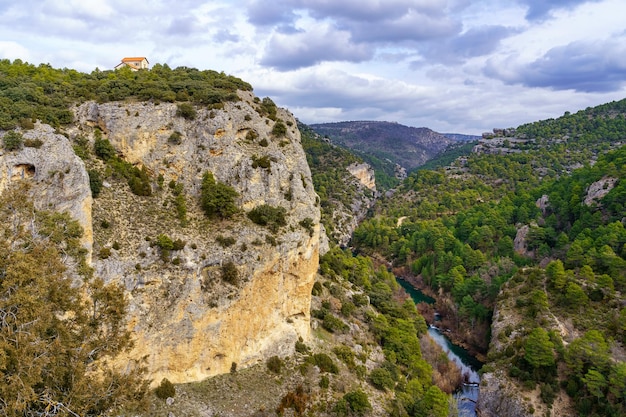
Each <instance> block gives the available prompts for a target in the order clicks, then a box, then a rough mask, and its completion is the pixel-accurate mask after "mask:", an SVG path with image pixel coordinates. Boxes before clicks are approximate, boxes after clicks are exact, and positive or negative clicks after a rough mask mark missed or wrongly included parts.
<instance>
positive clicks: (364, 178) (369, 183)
mask: <svg viewBox="0 0 626 417" xmlns="http://www.w3.org/2000/svg"><path fill="white" fill-rule="evenodd" d="M347 169H348V172H349V173H350V174H352V175H353V176H354V177H355V178H356V179H358V180H359V182H360V183H361V184H362V185H363V186H364V187H367V188H369V189H370V190H372V191H376V177H375V174H374V169H373V168H372V167H371V166H370V165H369V164H365V163H363V164H357V163H354V164H352V165H350V166H348V168H347Z"/></svg>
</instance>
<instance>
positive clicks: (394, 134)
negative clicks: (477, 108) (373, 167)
mask: <svg viewBox="0 0 626 417" xmlns="http://www.w3.org/2000/svg"><path fill="white" fill-rule="evenodd" d="M310 126H311V128H313V129H314V130H315V131H316V132H317V133H319V134H320V135H325V136H328V137H329V138H330V139H331V140H332V141H333V142H334V143H337V144H339V145H342V146H345V147H347V148H349V149H353V150H355V151H358V152H360V153H362V154H364V155H371V156H374V157H376V158H378V159H380V160H389V161H391V163H393V164H398V165H399V166H401V167H402V168H404V169H406V170H411V169H413V168H416V167H418V166H420V165H422V164H424V163H425V162H426V161H428V160H429V159H431V158H432V157H433V156H435V155H436V154H438V153H439V152H441V151H443V150H444V149H445V148H446V147H447V146H448V145H449V144H451V143H453V142H454V140H452V139H449V138H447V137H445V136H444V135H442V134H440V133H437V132H435V131H433V130H431V129H428V128H425V127H420V128H416V127H409V126H404V125H401V124H399V123H391V122H377V121H354V122H338V123H321V124H312V125H310Z"/></svg>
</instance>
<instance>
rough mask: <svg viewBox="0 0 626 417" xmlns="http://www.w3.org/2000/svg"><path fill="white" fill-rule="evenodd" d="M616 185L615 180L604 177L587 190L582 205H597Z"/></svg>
mask: <svg viewBox="0 0 626 417" xmlns="http://www.w3.org/2000/svg"><path fill="white" fill-rule="evenodd" d="M616 183H617V178H611V177H606V178H602V179H601V180H599V181H596V182H594V183H593V184H591V185H590V186H589V188H587V194H586V195H585V200H584V203H585V205H587V206H591V205H592V204H598V201H600V200H601V199H602V197H604V196H605V195H607V194H608V193H609V192H610V191H611V190H612V189H613V188H614V187H615V184H616Z"/></svg>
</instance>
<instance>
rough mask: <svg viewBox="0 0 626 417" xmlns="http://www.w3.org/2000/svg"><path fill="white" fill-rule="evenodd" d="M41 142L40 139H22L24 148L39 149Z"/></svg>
mask: <svg viewBox="0 0 626 417" xmlns="http://www.w3.org/2000/svg"><path fill="white" fill-rule="evenodd" d="M41 145H43V141H42V140H41V139H24V146H26V147H28V148H36V149H39V148H41Z"/></svg>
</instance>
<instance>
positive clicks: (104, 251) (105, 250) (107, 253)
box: [98, 248, 111, 259]
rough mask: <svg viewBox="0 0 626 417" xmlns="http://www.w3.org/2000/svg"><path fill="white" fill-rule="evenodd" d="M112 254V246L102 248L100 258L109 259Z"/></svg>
mask: <svg viewBox="0 0 626 417" xmlns="http://www.w3.org/2000/svg"><path fill="white" fill-rule="evenodd" d="M109 256H111V248H102V249H100V252H99V253H98V257H99V258H100V259H108V258H109Z"/></svg>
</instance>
